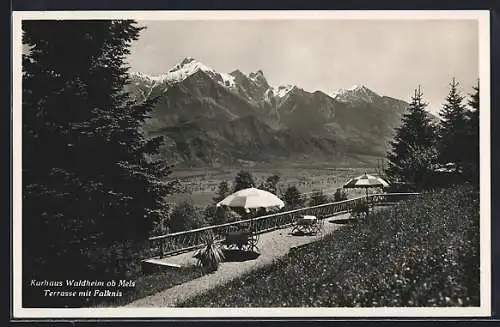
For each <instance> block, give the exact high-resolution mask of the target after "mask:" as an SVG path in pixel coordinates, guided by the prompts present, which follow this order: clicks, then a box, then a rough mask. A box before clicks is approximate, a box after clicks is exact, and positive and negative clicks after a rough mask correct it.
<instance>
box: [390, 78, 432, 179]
mask: <svg viewBox="0 0 500 327" xmlns="http://www.w3.org/2000/svg"><path fill="white" fill-rule="evenodd" d="M426 107H427V103H425V102H424V101H423V93H422V91H421V89H420V87H419V88H418V89H416V90H415V93H414V95H413V97H412V101H411V103H410V105H409V107H408V110H407V112H406V113H405V114H404V115H403V119H402V124H401V126H400V127H398V128H396V130H395V135H394V139H393V140H392V141H391V142H390V145H391V150H390V151H389V152H388V154H387V159H388V168H387V169H386V173H387V175H388V176H389V178H391V179H392V180H402V181H412V182H414V183H416V184H419V185H421V186H423V183H422V180H420V178H422V175H421V174H415V171H414V168H415V166H418V165H419V163H420V161H419V160H420V159H419V158H418V156H420V155H421V151H422V150H423V149H429V148H432V147H433V146H434V144H435V136H436V133H435V127H434V126H433V125H432V123H431V119H430V117H429V115H428V113H427V112H426V110H425V108H426ZM431 153H432V151H431ZM429 158H430V153H429ZM422 163H423V162H422ZM425 163H428V164H430V163H431V162H429V161H425ZM409 164H410V165H409ZM421 168H424V167H421ZM428 168H429V169H430V167H428Z"/></svg>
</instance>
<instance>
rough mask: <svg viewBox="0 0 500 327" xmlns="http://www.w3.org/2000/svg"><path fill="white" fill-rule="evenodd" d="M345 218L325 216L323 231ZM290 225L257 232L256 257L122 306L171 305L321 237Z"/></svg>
mask: <svg viewBox="0 0 500 327" xmlns="http://www.w3.org/2000/svg"><path fill="white" fill-rule="evenodd" d="M347 218H349V214H348V213H345V214H340V215H337V216H335V217H334V218H330V219H326V221H325V222H324V226H325V233H324V234H328V233H331V232H333V231H334V230H336V229H337V228H339V227H340V226H342V224H336V223H332V221H335V220H343V219H347ZM290 231H291V227H290V228H286V229H280V230H276V231H273V232H269V233H265V234H261V235H260V237H259V243H258V247H259V250H260V255H259V257H258V258H257V259H254V260H248V261H243V262H223V263H221V265H220V266H219V269H218V270H217V271H216V272H214V273H212V274H208V275H204V276H202V277H199V278H196V279H193V280H191V281H189V282H186V283H184V284H181V285H176V286H174V287H172V288H169V289H166V290H164V291H161V292H159V293H156V294H154V295H151V296H148V297H145V298H142V299H139V300H136V301H134V302H131V303H129V304H127V305H126V307H175V306H176V304H177V303H181V302H184V301H185V300H187V299H189V298H191V297H193V296H196V295H198V294H201V293H204V292H206V291H208V290H210V289H212V288H214V287H215V286H218V285H222V284H225V283H227V282H229V281H231V280H233V279H235V278H237V277H239V276H241V275H243V274H245V273H247V272H249V271H251V270H254V269H257V268H259V267H262V266H265V265H268V264H271V263H272V262H273V260H276V259H277V258H279V257H282V256H284V255H286V254H287V253H288V251H289V250H290V248H292V247H296V246H300V245H303V244H307V243H311V242H314V241H316V240H318V239H319V238H320V237H321V236H319V235H318V236H293V235H290ZM193 254H194V252H188V253H185V254H182V255H179V256H176V258H171V261H172V262H175V263H178V264H189V263H190V261H192V260H194V259H193V258H192V256H193Z"/></svg>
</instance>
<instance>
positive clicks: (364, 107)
mask: <svg viewBox="0 0 500 327" xmlns="http://www.w3.org/2000/svg"><path fill="white" fill-rule="evenodd" d="M126 91H127V92H129V93H130V95H131V96H132V97H133V99H134V100H135V101H136V102H142V101H145V100H147V99H150V98H155V99H156V104H155V108H154V110H153V112H152V114H151V117H150V118H149V119H148V120H147V121H146V123H145V124H144V129H145V131H146V132H147V133H148V134H149V135H163V136H164V137H165V139H166V143H165V146H164V147H163V148H162V149H161V155H162V156H165V157H166V158H167V159H168V160H169V161H174V162H175V163H177V164H180V165H186V166H205V167H206V166H225V165H233V164H256V163H280V164H287V163H298V162H305V163H331V164H332V165H363V164H368V163H372V162H373V160H374V159H375V158H380V157H384V156H385V153H386V151H387V144H388V141H389V140H390V139H391V138H392V136H393V132H394V128H395V127H397V126H398V125H399V124H400V122H401V116H402V114H403V113H404V112H405V110H406V108H407V107H408V103H406V102H405V101H402V100H398V99H395V98H391V97H388V96H381V95H378V94H376V93H375V92H373V91H372V90H370V89H369V88H367V87H366V86H364V85H358V86H354V87H352V88H349V89H341V90H336V91H331V92H329V93H325V92H322V91H315V92H308V91H305V90H304V89H302V88H300V87H298V86H296V85H284V86H278V87H273V86H271V85H269V83H268V81H267V79H266V78H265V76H264V73H263V72H262V71H261V70H258V71H256V72H252V73H249V74H245V73H243V72H241V71H239V70H235V71H233V72H231V73H228V74H227V73H220V72H217V71H215V70H214V69H212V68H210V67H208V66H207V65H205V64H203V63H201V62H199V61H197V60H195V59H193V58H185V59H184V60H182V61H181V62H180V63H179V64H177V65H176V66H175V67H173V68H172V69H171V70H170V71H168V72H167V73H165V74H162V75H159V76H150V75H147V74H143V73H136V72H133V73H130V83H129V84H128V85H127V87H126Z"/></svg>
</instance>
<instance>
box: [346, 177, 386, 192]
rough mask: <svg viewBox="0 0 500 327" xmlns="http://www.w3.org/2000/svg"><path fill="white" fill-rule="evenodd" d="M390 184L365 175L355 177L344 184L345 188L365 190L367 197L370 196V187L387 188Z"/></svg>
mask: <svg viewBox="0 0 500 327" xmlns="http://www.w3.org/2000/svg"><path fill="white" fill-rule="evenodd" d="M387 186H389V183H387V182H386V181H385V180H383V179H382V178H380V177H377V176H373V175H368V174H367V173H364V175H361V176H358V177H355V178H352V179H350V180H349V181H347V182H346V183H345V184H344V186H343V187H344V188H365V189H366V196H368V188H370V187H387Z"/></svg>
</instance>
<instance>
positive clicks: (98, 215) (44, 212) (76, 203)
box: [22, 20, 170, 277]
mask: <svg viewBox="0 0 500 327" xmlns="http://www.w3.org/2000/svg"><path fill="white" fill-rule="evenodd" d="M22 28H23V43H24V44H26V45H27V46H28V47H29V51H28V53H26V54H25V55H23V240H25V242H24V243H23V250H24V252H25V254H26V256H24V255H23V266H24V267H25V268H26V269H25V270H24V271H29V273H30V274H31V275H37V274H43V273H45V274H47V273H51V274H54V273H59V274H62V275H64V276H66V277H70V275H68V274H67V272H80V273H82V274H85V272H86V271H87V272H88V271H89V269H91V268H92V265H91V264H90V263H89V262H87V261H86V259H88V258H82V256H81V255H80V254H81V253H82V252H83V251H82V249H93V248H97V247H100V246H101V247H106V246H107V245H109V244H112V243H116V242H118V243H125V242H129V241H140V240H144V239H145V238H147V237H148V235H149V233H150V231H151V229H152V225H153V221H155V220H159V219H163V218H165V217H164V215H165V211H166V205H165V201H164V197H165V195H167V194H168V193H169V192H170V185H169V184H168V183H166V182H164V180H165V178H166V177H167V176H168V175H169V174H170V167H169V166H168V165H167V164H166V163H165V162H164V161H159V160H153V159H152V158H153V157H154V156H155V155H156V154H157V151H158V147H159V146H160V144H161V143H162V138H159V137H156V138H151V139H148V138H147V137H146V135H144V133H143V131H142V129H141V124H142V123H143V121H144V120H145V119H146V118H147V117H148V114H149V112H150V111H151V110H152V106H153V102H152V101H147V102H145V103H143V104H141V105H134V104H133V103H132V101H131V99H130V98H129V96H128V94H126V93H125V92H123V88H124V85H125V84H126V83H128V69H129V68H128V67H127V66H126V64H125V60H126V57H127V55H128V54H129V52H130V50H129V47H130V45H131V43H132V41H134V40H137V39H138V37H139V33H140V31H141V29H142V28H140V27H137V26H136V23H135V22H133V21H128V20H120V21H111V20H107V21H106V20H100V21H91V20H87V21H75V20H60V21H55V20H44V21H32V20H30V21H24V22H23V26H22ZM97 260H99V259H97ZM103 260H104V259H103ZM93 270H94V272H96V271H98V268H95V267H94V269H93Z"/></svg>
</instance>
